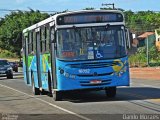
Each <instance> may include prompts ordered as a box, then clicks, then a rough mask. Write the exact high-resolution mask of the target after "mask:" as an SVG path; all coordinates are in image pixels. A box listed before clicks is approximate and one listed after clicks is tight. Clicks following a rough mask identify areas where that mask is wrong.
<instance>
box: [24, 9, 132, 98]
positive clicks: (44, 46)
mask: <svg viewBox="0 0 160 120" xmlns="http://www.w3.org/2000/svg"><path fill="white" fill-rule="evenodd" d="M128 38H129V37H128V32H127V31H126V28H125V21H124V16H123V13H122V12H121V11H118V10H83V11H74V12H66V13H60V14H56V15H54V16H51V17H49V18H48V19H46V20H43V21H41V22H39V23H37V24H35V25H32V26H30V27H28V28H26V29H24V30H23V53H24V54H23V71H24V80H25V82H26V84H28V85H30V86H32V88H33V93H34V94H35V95H37V94H40V93H41V92H42V91H43V90H45V91H48V92H49V93H50V94H52V95H53V98H54V100H61V99H62V98H63V94H62V93H63V92H67V91H72V90H97V89H98V90H102V89H104V90H105V91H106V95H107V96H108V97H115V95H116V87H117V86H129V81H130V80H129V65H128V56H127V48H128V46H129V45H130V41H129V39H128Z"/></svg>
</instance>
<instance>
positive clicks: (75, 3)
mask: <svg viewBox="0 0 160 120" xmlns="http://www.w3.org/2000/svg"><path fill="white" fill-rule="evenodd" d="M102 3H103V4H110V3H114V4H115V7H116V8H122V9H124V10H132V11H134V12H136V11H146V10H151V11H160V0H1V1H0V17H4V16H5V15H6V14H9V12H6V11H2V9H10V10H15V9H19V10H29V8H31V9H33V10H40V11H58V12H60V11H64V10H69V11H74V10H82V9H84V8H87V7H93V8H95V9H100V8H101V7H105V6H102Z"/></svg>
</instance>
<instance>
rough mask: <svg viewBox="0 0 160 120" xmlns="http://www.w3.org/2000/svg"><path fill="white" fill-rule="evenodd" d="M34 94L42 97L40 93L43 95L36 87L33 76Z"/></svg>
mask: <svg viewBox="0 0 160 120" xmlns="http://www.w3.org/2000/svg"><path fill="white" fill-rule="evenodd" d="M32 93H33V95H40V93H41V92H40V90H39V88H36V87H35V83H34V75H32Z"/></svg>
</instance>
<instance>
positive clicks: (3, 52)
mask: <svg viewBox="0 0 160 120" xmlns="http://www.w3.org/2000/svg"><path fill="white" fill-rule="evenodd" d="M16 57H17V55H16V54H15V53H12V52H10V51H8V50H1V49H0V58H16Z"/></svg>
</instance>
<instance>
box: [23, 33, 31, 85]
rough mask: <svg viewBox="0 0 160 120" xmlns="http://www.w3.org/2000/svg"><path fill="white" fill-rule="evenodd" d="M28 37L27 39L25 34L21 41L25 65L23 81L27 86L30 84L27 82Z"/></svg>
mask: <svg viewBox="0 0 160 120" xmlns="http://www.w3.org/2000/svg"><path fill="white" fill-rule="evenodd" d="M28 37H29V35H28V33H26V34H25V35H24V41H23V43H24V46H23V47H24V49H23V50H24V64H25V66H23V67H24V68H23V69H24V73H25V74H24V79H25V81H26V83H27V84H30V82H29V68H28Z"/></svg>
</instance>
